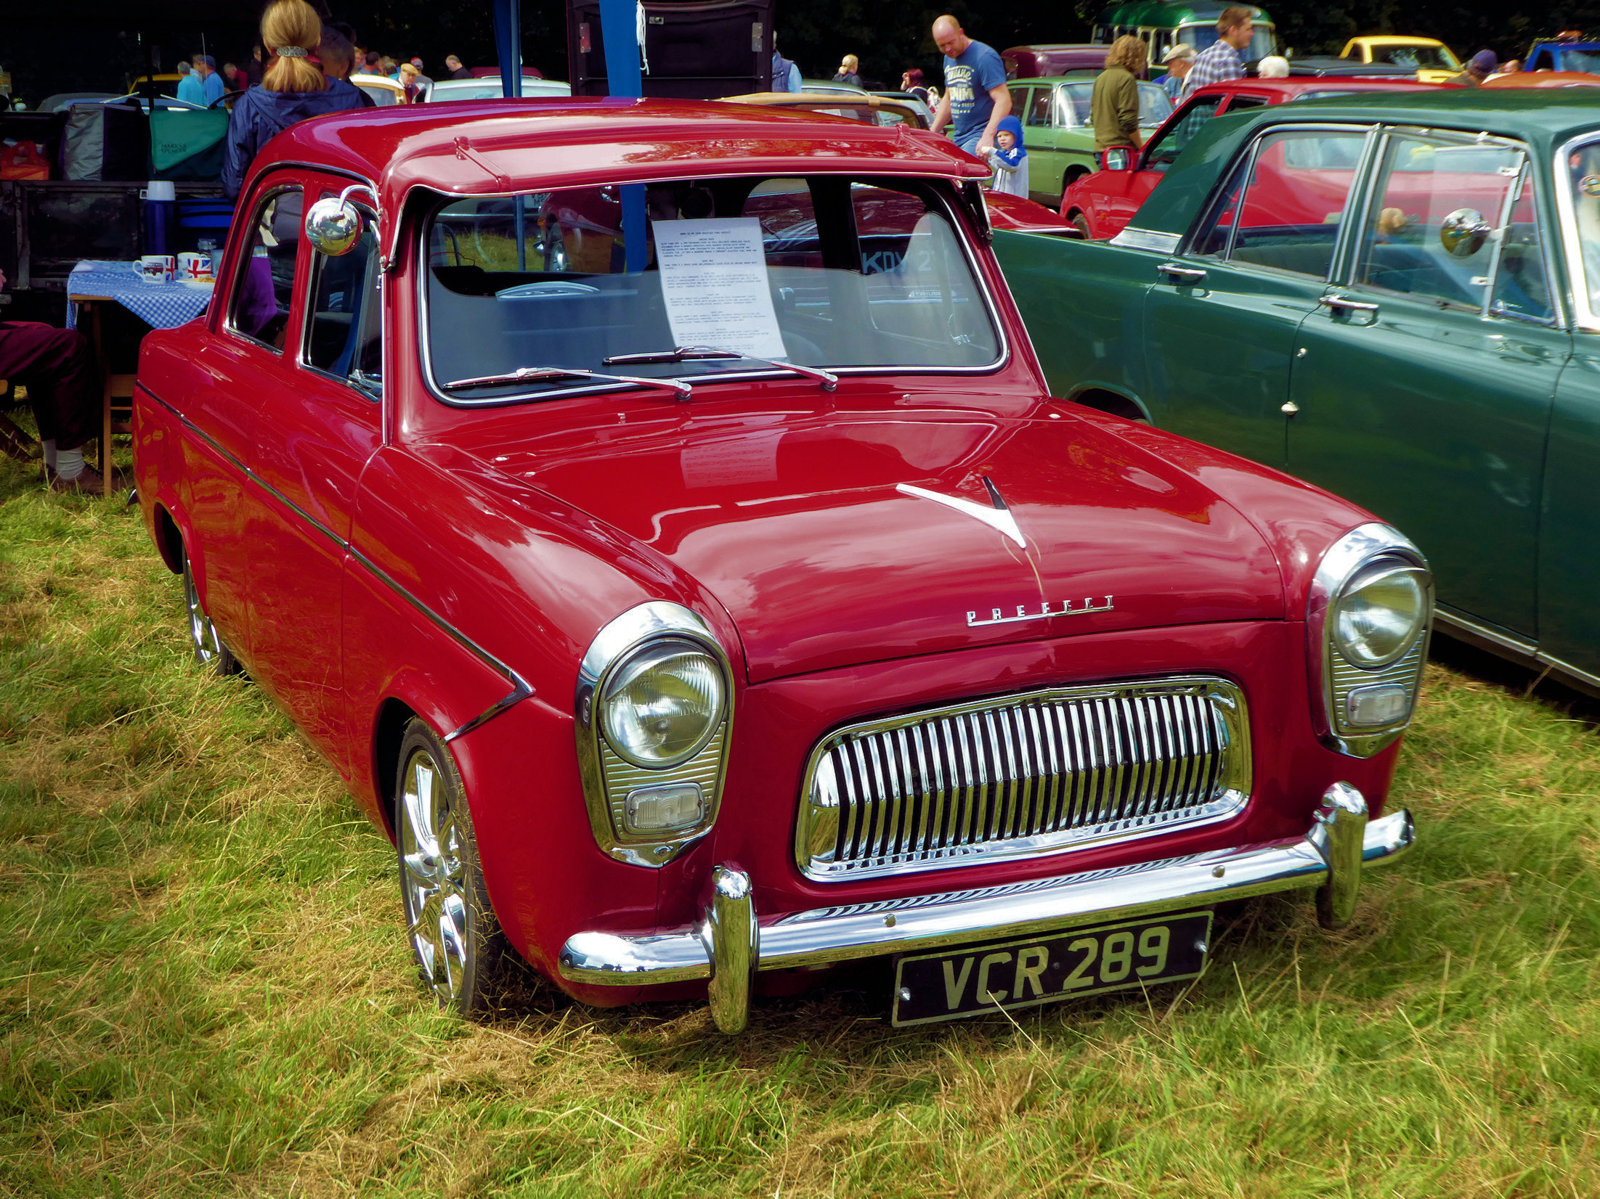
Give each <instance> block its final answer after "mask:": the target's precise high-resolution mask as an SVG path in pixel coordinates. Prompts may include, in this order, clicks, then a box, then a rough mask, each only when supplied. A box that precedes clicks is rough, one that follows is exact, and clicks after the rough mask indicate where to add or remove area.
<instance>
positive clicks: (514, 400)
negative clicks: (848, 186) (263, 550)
mask: <svg viewBox="0 0 1600 1199" xmlns="http://www.w3.org/2000/svg"><path fill="white" fill-rule="evenodd" d="M750 177H751V172H748V171H718V172H713V173H708V174H692V175H687V176H684V175H668V176H661V177H655V178H650V179H636V180H629V181H628V182H629V183H630V184H633V183H638V184H640V185H642V186H646V187H648V186H650V185H652V184H656V183H672V182H681V181H683V180H685V179H747V178H750ZM769 177H770V178H785V179H787V178H801V179H839V178H842V179H845V180H847V181H849V182H851V183H863V184H868V185H874V186H884V185H885V184H886V183H896V182H898V183H905V182H907V181H916V182H918V183H922V184H925V185H927V186H928V188H929V190H930V191H931V192H932V198H933V200H934V201H935V203H936V204H937V205H938V210H939V212H940V214H941V215H942V216H944V218H945V219H946V220H947V221H948V222H949V223H950V225H951V227H952V229H953V230H955V231H956V233H957V236H956V241H957V242H958V243H959V244H960V246H961V251H962V255H963V257H964V258H965V260H966V263H967V268H968V270H969V272H970V273H971V275H972V279H973V282H974V283H975V284H976V285H977V289H978V296H979V298H980V299H982V301H983V304H984V311H985V313H986V314H987V315H988V318H989V323H990V325H991V326H992V328H993V329H994V333H995V343H996V346H995V357H994V359H993V360H992V361H990V362H988V363H985V364H983V365H980V366H904V365H900V366H877V365H873V366H828V367H826V368H825V369H827V370H828V371H829V372H830V373H832V374H835V375H838V376H839V377H841V378H845V377H863V378H871V377H874V376H881V375H918V376H929V377H933V376H939V375H958V376H966V377H976V376H983V375H993V374H996V373H998V372H999V371H1002V370H1004V369H1005V368H1006V366H1007V365H1008V364H1009V363H1010V361H1011V354H1012V346H1011V338H1010V334H1009V331H1008V329H1007V327H1006V323H1005V322H1004V321H1003V320H1001V319H1000V307H999V304H998V302H997V301H996V298H995V294H994V291H993V289H992V288H991V287H990V286H989V281H988V279H987V278H985V276H984V273H983V271H982V270H981V269H980V266H979V263H978V258H977V255H976V253H975V251H974V248H973V244H972V243H973V240H974V238H973V237H968V236H966V231H967V228H968V226H967V222H966V221H965V220H963V219H962V215H961V212H960V211H959V209H960V205H959V203H958V202H956V201H955V200H953V198H952V196H951V195H950V194H947V193H949V192H953V191H954V190H955V189H956V188H957V187H959V186H960V185H961V184H962V183H964V182H966V181H965V180H956V179H951V178H950V177H949V176H947V175H925V174H906V175H866V174H857V173H855V172H849V173H841V172H830V171H822V170H808V171H803V172H800V173H799V174H788V175H777V174H774V175H771V176H769ZM941 184H944V185H946V186H943V187H942V186H940V185H941ZM428 190H429V193H430V195H432V196H434V197H435V198H436V199H437V200H442V201H443V202H445V203H453V202H455V201H457V200H468V199H470V200H505V199H511V198H513V197H516V196H519V195H532V194H542V193H534V192H530V191H527V190H523V189H516V190H512V191H506V192H486V193H483V194H481V195H480V194H476V193H475V194H473V195H471V196H462V195H456V194H454V193H449V192H433V191H432V190H431V189H428ZM437 208H438V205H437V204H434V205H432V206H431V210H430V212H429V213H428V214H427V217H426V218H425V219H427V220H431V219H432V218H433V216H434V215H435V214H436V212H437ZM420 224H421V222H419V229H418V233H417V238H415V239H413V246H412V248H413V249H414V251H415V252H416V254H417V256H418V259H419V261H421V262H422V263H423V264H424V265H423V266H422V267H420V268H419V269H417V270H416V271H415V272H413V273H414V274H415V276H416V279H415V287H416V304H417V321H416V333H417V349H418V355H419V358H420V362H419V366H420V368H421V372H420V373H421V376H422V385H423V388H424V389H425V390H426V391H427V393H428V395H429V396H431V397H432V398H433V399H435V400H437V401H438V402H439V403H441V404H444V405H445V406H447V407H450V408H500V407H505V406H506V405H510V404H537V403H542V402H544V401H547V400H566V399H574V398H580V397H584V396H591V395H603V394H606V393H609V392H638V391H640V390H641V389H640V388H639V387H637V386H635V385H633V384H628V383H574V384H572V385H570V386H565V387H551V388H549V389H548V390H543V391H538V392H520V393H517V394H513V395H505V396H494V397H492V398H489V399H483V400H463V399H460V398H458V397H452V396H449V395H446V394H445V393H444V392H443V391H442V390H441V389H440V388H439V387H438V385H437V384H436V382H435V379H434V371H433V358H432V355H431V354H430V352H429V338H428V328H429V324H430V321H429V317H430V313H429V311H428V307H429V306H428V278H427V275H428V272H427V267H426V261H427V247H426V246H423V245H421V244H420V240H421V229H420ZM387 365H388V364H387V363H385V368H386V369H387ZM661 378H662V379H663V381H665V380H666V379H667V378H682V376H666V375H663V376H661ZM797 378H798V376H796V375H793V374H791V373H790V372H788V371H785V370H782V369H778V370H774V369H772V368H770V367H767V368H762V367H754V368H751V369H750V370H748V371H737V372H734V371H729V372H727V373H726V374H721V373H719V374H710V375H703V376H698V377H688V378H684V381H685V382H687V383H689V384H690V386H696V387H697V386H700V385H701V384H705V385H708V386H712V385H716V384H719V383H742V382H749V381H751V380H756V379H797Z"/></svg>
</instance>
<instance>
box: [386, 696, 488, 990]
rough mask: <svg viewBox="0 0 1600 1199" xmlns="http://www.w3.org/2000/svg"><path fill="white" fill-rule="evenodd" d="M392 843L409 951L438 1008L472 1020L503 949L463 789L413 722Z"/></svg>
mask: <svg viewBox="0 0 1600 1199" xmlns="http://www.w3.org/2000/svg"><path fill="white" fill-rule="evenodd" d="M397 792H398V793H397V795H396V797H395V834H396V836H395V840H396V842H397V843H398V848H399V857H400V901H401V904H402V907H403V910H404V912H405V919H406V930H407V935H408V936H409V937H410V938H411V951H412V954H413V955H414V956H415V958H416V961H417V966H418V969H419V971H420V973H421V976H422V981H423V984H424V985H425V986H427V987H428V989H429V990H430V991H432V993H433V996H434V998H435V999H436V1000H437V1001H438V1003H439V1006H440V1007H444V1008H451V1009H453V1010H454V1011H455V1012H457V1013H458V1014H459V1015H462V1016H473V1015H477V1014H479V1013H481V1012H484V1011H486V1010H488V1009H489V1008H490V1007H491V1006H492V1001H493V998H494V996H495V992H496V989H497V988H498V986H499V983H500V978H501V974H502V968H503V966H504V964H505V958H506V956H507V953H508V950H507V947H506V943H505V937H504V934H503V933H501V931H500V925H499V922H498V921H496V920H495V916H494V911H493V909H492V908H491V907H490V906H489V895H488V892H487V890H486V889H485V888H484V884H483V869H482V866H481V865H480V863H479V861H478V840H477V834H476V832H475V831H474V828H473V824H472V812H471V810H470V809H469V808H468V806H467V793H466V788H465V787H464V786H463V785H462V782H461V775H460V774H459V773H458V772H457V771H456V766H455V762H454V761H453V760H452V759H451V757H450V753H449V751H448V750H446V749H445V747H444V744H443V742H441V741H440V740H439V738H438V737H437V736H436V735H435V734H434V732H433V730H432V729H430V728H429V727H428V726H427V725H425V724H423V723H422V721H420V720H412V721H411V722H410V723H409V724H407V726H406V731H405V737H404V738H403V739H402V741H401V744H400V776H399V782H398V788H397Z"/></svg>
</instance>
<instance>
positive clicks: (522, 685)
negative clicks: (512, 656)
mask: <svg viewBox="0 0 1600 1199" xmlns="http://www.w3.org/2000/svg"><path fill="white" fill-rule="evenodd" d="M141 386H142V387H143V390H144V392H145V393H146V394H147V395H149V397H150V398H151V399H152V400H153V401H155V403H157V404H159V405H161V407H163V408H165V409H166V410H167V411H168V412H169V413H171V414H172V416H173V418H174V419H175V420H177V421H178V422H180V423H181V424H182V425H183V427H184V428H185V429H187V430H189V431H190V432H191V433H193V434H194V435H195V436H196V437H198V438H199V439H200V440H201V441H203V442H205V443H206V445H207V446H209V447H210V448H211V449H212V450H213V451H214V452H215V453H216V454H217V456H218V457H220V458H221V459H222V460H223V461H225V462H227V463H228V464H229V465H231V466H232V467H233V468H234V469H235V470H237V471H238V472H239V473H240V474H241V475H243V476H244V478H245V479H247V480H248V481H249V482H251V483H253V484H254V485H255V486H257V487H259V488H260V489H261V490H262V491H263V492H265V493H266V494H267V495H269V496H271V497H272V498H273V499H275V500H277V501H278V503H280V504H282V505H283V506H284V507H285V508H287V509H288V510H289V511H290V512H291V513H293V514H294V515H295V516H296V517H298V518H299V519H300V521H301V522H302V523H304V524H305V525H306V526H307V527H308V528H310V529H311V530H312V531H313V532H315V533H317V534H320V535H321V536H322V537H324V538H326V539H327V540H328V541H329V542H331V543H332V544H333V545H334V546H335V547H336V548H338V549H341V550H343V551H344V552H345V553H348V554H349V555H350V557H351V558H352V560H354V561H355V562H356V563H358V564H359V565H360V566H361V567H362V569H364V570H366V571H367V573H369V574H370V575H372V576H373V578H375V579H377V580H378V581H379V582H380V583H382V584H383V585H384V586H385V587H387V588H388V589H389V590H390V591H392V592H394V594H395V595H397V596H399V597H400V599H402V600H403V601H405V603H406V604H407V605H409V606H410V607H411V608H413V609H415V610H416V611H417V612H418V613H420V614H421V615H422V616H423V617H424V618H426V619H427V620H428V621H429V623H431V624H433V625H434V626H435V627H436V628H438V629H439V630H440V631H441V632H442V633H444V634H445V635H446V636H448V637H449V638H450V639H451V640H452V641H454V642H455V643H456V644H457V645H459V646H460V647H461V648H462V649H464V650H466V651H467V652H468V653H469V654H471V655H472V656H473V657H475V658H477V659H478V661H479V662H481V663H483V664H484V665H485V666H487V667H488V668H489V669H490V670H492V671H494V672H495V673H496V674H498V675H500V676H501V677H502V678H504V679H505V680H506V682H508V683H509V684H510V685H511V690H510V691H509V692H508V693H507V694H506V695H505V696H503V697H502V698H500V699H498V700H496V701H495V702H494V703H492V704H490V705H489V706H488V707H487V708H485V709H484V710H483V711H482V712H480V713H478V715H476V716H474V717H473V718H472V719H471V720H469V721H467V722H466V723H465V724H463V725H461V726H460V727H459V728H457V729H455V730H454V731H453V732H450V733H447V734H445V738H444V739H445V740H446V741H447V742H448V741H454V740H455V739H456V738H457V737H460V736H463V735H465V734H466V733H470V732H471V731H472V730H473V729H475V728H477V727H479V726H480V725H482V724H484V723H485V722H487V721H489V720H492V719H493V718H494V717H496V716H498V715H499V714H500V713H501V712H504V711H505V710H506V709H507V708H510V707H512V706H513V705H514V704H517V703H519V702H521V701H522V700H524V699H527V698H528V697H529V696H531V695H533V694H534V689H533V687H532V685H531V684H529V683H528V681H527V680H526V679H524V678H523V677H522V676H521V675H520V674H518V673H517V672H516V671H515V670H513V669H512V668H511V667H510V666H508V665H506V663H504V662H502V661H501V660H500V659H499V658H497V657H495V656H494V655H493V654H491V653H490V652H489V651H488V650H487V649H485V648H484V647H483V646H481V645H479V644H478V643H477V642H476V641H474V640H472V639H471V638H470V637H468V636H467V635H466V634H465V633H463V632H462V631H461V630H460V629H458V628H456V626H455V625H453V624H451V623H450V622H449V621H448V620H446V619H445V618H444V617H443V616H441V615H440V614H439V613H438V612H435V611H434V610H433V609H432V608H430V607H429V606H428V605H427V604H425V603H423V602H422V600H421V599H419V598H418V597H417V596H416V595H415V594H413V593H412V592H410V591H408V590H407V589H406V588H405V587H403V586H401V585H400V583H399V582H398V581H397V580H395V579H394V577H393V576H391V575H390V574H389V573H388V572H387V571H385V570H384V569H383V568H382V567H380V566H379V565H378V564H377V563H376V562H374V561H373V560H372V559H371V558H369V557H367V555H366V554H364V553H363V552H362V551H361V550H360V549H358V548H357V547H356V546H354V545H352V544H351V543H350V542H349V541H347V540H346V539H345V538H343V537H341V536H339V534H337V533H335V532H334V531H333V530H332V529H330V528H329V527H328V526H327V525H325V524H323V523H322V522H321V521H319V520H317V518H316V517H314V516H312V515H311V514H310V513H309V512H307V511H306V510H305V509H304V508H302V507H300V505H298V504H296V503H295V502H294V501H293V500H291V499H290V498H289V497H288V496H286V495H284V494H283V492H281V491H279V490H278V489H277V488H276V487H274V486H272V484H270V483H268V482H267V481H266V480H265V479H263V478H262V477H261V476H260V475H258V474H257V473H256V472H255V471H253V470H251V469H250V468H249V467H248V466H246V465H245V464H244V463H243V462H242V461H240V460H239V459H238V458H237V457H236V456H235V455H234V454H233V453H231V452H230V451H229V450H228V449H227V447H226V446H224V445H223V444H222V443H221V442H219V441H218V440H217V439H216V438H214V437H212V436H211V435H210V434H209V433H207V432H206V431H205V430H204V429H202V428H200V426H199V425H197V424H195V423H194V421H193V420H191V419H190V418H189V417H188V416H187V415H186V414H184V413H182V412H180V411H178V409H177V407H176V406H174V405H173V404H172V403H170V402H169V401H168V400H166V399H163V398H162V397H161V396H159V395H157V394H156V393H155V392H154V391H151V390H150V388H149V387H148V386H144V385H141Z"/></svg>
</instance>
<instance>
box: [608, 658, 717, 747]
mask: <svg viewBox="0 0 1600 1199" xmlns="http://www.w3.org/2000/svg"><path fill="white" fill-rule="evenodd" d="M689 655H694V656H697V657H699V658H700V659H703V660H704V661H705V663H706V664H707V666H708V667H709V670H710V673H711V674H712V676H713V677H714V678H715V680H716V692H715V695H714V696H713V698H712V701H711V705H710V706H711V711H710V713H709V714H708V715H707V716H706V717H705V719H704V723H703V727H702V728H701V729H700V731H699V732H698V733H697V734H696V735H695V736H694V737H693V738H691V739H690V740H689V742H688V744H687V745H686V746H684V747H683V748H681V749H678V750H675V751H673V752H671V753H666V754H656V755H650V754H646V753H641V752H638V751H637V750H636V748H635V747H634V745H633V744H632V743H630V739H629V738H628V736H627V735H626V734H625V732H624V730H623V729H621V728H620V727H619V726H618V723H617V717H616V715H615V713H616V711H617V708H616V706H615V705H619V704H621V703H623V702H625V701H624V700H623V697H622V696H621V695H620V694H618V693H617V692H616V688H617V687H618V686H619V685H620V683H621V680H622V679H623V678H624V677H625V676H626V675H627V674H628V672H629V671H630V670H633V669H635V668H638V669H641V670H645V669H655V668H657V667H659V666H661V665H664V663H665V662H666V661H668V660H670V659H671V658H672V657H685V656H689ZM650 658H655V659H656V661H655V662H654V663H647V661H646V660H647V659H650ZM596 695H597V697H598V698H597V701H596V703H597V709H598V711H597V719H596V722H595V723H596V725H597V727H598V731H599V733H600V735H601V736H602V737H604V738H605V740H606V745H607V746H608V747H609V748H610V749H611V752H612V753H614V754H616V755H617V756H618V757H619V758H621V759H622V760H623V761H624V762H627V763H628V764H629V765H630V766H637V767H638V768H639V769H641V770H671V769H672V768H673V767H675V766H681V765H682V764H683V763H685V762H687V761H689V760H690V759H692V758H694V757H695V755H697V754H699V753H700V752H701V751H702V750H704V749H705V747H706V746H707V745H708V744H709V743H710V741H711V738H713V737H714V736H716V734H717V730H718V729H719V728H720V727H721V726H722V721H723V719H724V717H726V715H727V711H728V680H727V673H726V671H725V670H724V669H723V665H722V660H721V657H720V655H719V654H717V653H714V652H712V651H711V650H710V649H709V648H707V646H706V644H705V643H704V642H703V641H702V640H700V639H699V638H696V637H689V636H685V635H682V634H673V633H665V634H658V635H655V636H652V637H649V638H647V639H645V640H644V641H641V642H640V643H638V644H637V645H634V646H633V647H632V648H630V649H629V650H627V651H626V652H625V653H623V654H622V655H621V656H619V657H618V658H617V659H616V660H615V661H614V662H612V663H611V665H610V666H609V667H607V669H606V671H605V673H604V674H603V675H602V677H601V678H600V679H599V681H598V685H597V687H596Z"/></svg>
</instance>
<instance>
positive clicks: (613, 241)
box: [423, 177, 1002, 402]
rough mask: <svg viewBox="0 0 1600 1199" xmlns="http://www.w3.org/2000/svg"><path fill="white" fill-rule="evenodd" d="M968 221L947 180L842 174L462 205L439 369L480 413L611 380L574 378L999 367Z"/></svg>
mask: <svg viewBox="0 0 1600 1199" xmlns="http://www.w3.org/2000/svg"><path fill="white" fill-rule="evenodd" d="M954 220H955V218H954V216H953V215H952V213H951V211H950V210H949V209H948V208H947V207H946V205H945V203H944V202H943V201H942V199H941V197H940V195H939V193H938V191H937V189H936V188H934V187H932V186H929V185H924V184H921V183H917V182H908V181H905V180H893V181H885V180H873V179H854V180H852V179H848V178H840V177H815V178H799V177H795V178H787V177H767V178H743V179H711V180H680V181H673V182H666V183H652V184H618V185H612V186H592V187H582V188H572V189H564V190H560V191H551V192H541V193H529V194H525V195H520V196H511V197H504V198H494V199H471V200H457V201H453V202H450V203H447V204H445V205H443V206H442V207H440V208H439V209H438V210H437V211H436V212H435V213H434V214H433V216H432V217H431V219H430V220H429V222H428V223H427V226H426V234H425V235H426V238H427V243H426V245H427V261H428V271H427V283H426V297H425V299H426V303H425V306H424V316H423V319H424V322H425V329H424V335H425V344H426V345H427V347H428V358H429V369H430V373H431V375H432V379H433V382H434V385H435V386H436V387H437V388H438V389H439V390H440V391H441V392H442V393H443V394H444V395H445V396H447V397H448V398H450V399H452V400H458V401H461V402H477V401H481V400H501V399H504V398H507V397H508V396H513V395H544V394H553V393H559V392H561V391H564V390H570V389H571V388H573V387H574V386H585V385H588V386H592V385H593V382H592V381H590V380H586V379H584V378H582V377H579V376H571V375H562V374H561V373H560V372H563V371H565V372H594V373H596V374H612V375H616V374H624V375H629V376H635V377H644V378H650V379H666V378H672V379H683V380H688V381H691V382H692V381H695V380H699V379H704V378H709V377H715V376H716V375H718V374H729V373H741V374H747V373H749V372H751V371H752V370H761V369H781V368H774V366H773V364H774V363H777V364H782V363H795V364H801V365H805V366H811V367H820V368H824V369H833V368H851V367H856V368H887V369H896V370H899V369H909V370H947V369H972V368H983V367H988V366H992V365H996V364H998V362H999V359H1000V354H1001V348H1002V347H1001V340H1000V337H999V334H998V331H997V326H996V323H995V319H994V315H993V312H992V310H991V307H990V304H989V301H988V299H987V297H986V294H985V292H984V290H983V288H982V286H981V285H980V283H979V281H978V279H977V278H976V276H975V275H974V272H973V265H972V263H971V261H970V260H969V258H968V256H967V254H966V252H965V250H964V242H963V234H962V232H961V231H960V229H959V228H958V227H957V226H956V225H955V223H954ZM682 350H694V351H706V350H712V351H718V352H719V354H718V355H717V356H710V355H706V354H703V353H696V354H691V355H683V354H678V353H677V351H682ZM536 372H537V373H536Z"/></svg>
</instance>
